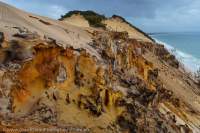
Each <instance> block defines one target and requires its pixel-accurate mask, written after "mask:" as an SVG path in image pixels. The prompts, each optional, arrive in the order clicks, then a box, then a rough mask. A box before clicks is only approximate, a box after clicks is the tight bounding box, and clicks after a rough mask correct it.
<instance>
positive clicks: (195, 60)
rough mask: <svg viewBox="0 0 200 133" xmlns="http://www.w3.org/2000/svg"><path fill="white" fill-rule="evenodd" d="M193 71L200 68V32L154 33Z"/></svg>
mask: <svg viewBox="0 0 200 133" xmlns="http://www.w3.org/2000/svg"><path fill="white" fill-rule="evenodd" d="M151 37H152V38H154V39H155V40H156V41H157V42H158V43H161V44H163V45H164V46H165V47H166V48H167V49H168V50H169V51H170V52H171V53H172V54H174V55H175V56H176V58H177V59H178V60H179V61H180V62H182V64H183V65H184V67H185V68H186V69H188V70H190V71H191V72H196V71H197V70H198V69H199V68H200V32H193V33H192V32H191V33H158V34H152V35H151Z"/></svg>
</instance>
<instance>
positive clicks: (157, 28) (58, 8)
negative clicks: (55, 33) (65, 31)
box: [0, 0, 200, 32]
mask: <svg viewBox="0 0 200 133" xmlns="http://www.w3.org/2000/svg"><path fill="white" fill-rule="evenodd" d="M0 1H3V2H5V3H8V4H10V5H13V6H15V7H17V8H20V9H23V10H25V11H28V12H31V13H35V14H39V15H42V16H47V17H50V18H54V19H58V18H60V16H61V15H63V14H65V13H66V12H68V11H71V10H93V11H96V12H98V13H100V14H104V15H105V16H107V17H110V16H112V15H113V14H117V15H120V16H122V17H124V18H125V19H126V20H128V21H129V22H130V23H132V24H133V25H135V26H137V27H139V28H141V29H142V30H143V31H145V32H193V31H195V32H199V31H200V0H0Z"/></svg>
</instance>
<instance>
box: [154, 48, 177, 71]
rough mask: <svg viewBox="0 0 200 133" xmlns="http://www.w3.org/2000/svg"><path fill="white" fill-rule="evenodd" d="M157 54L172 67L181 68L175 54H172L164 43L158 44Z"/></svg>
mask: <svg viewBox="0 0 200 133" xmlns="http://www.w3.org/2000/svg"><path fill="white" fill-rule="evenodd" d="M155 54H156V55H157V56H158V57H159V58H161V59H162V60H164V61H166V62H167V63H169V65H171V66H172V67H175V68H179V62H178V61H177V59H176V58H175V56H174V55H172V54H170V53H169V52H168V51H167V50H166V49H165V48H164V45H157V46H156V47H155Z"/></svg>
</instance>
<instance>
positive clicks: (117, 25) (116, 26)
mask: <svg viewBox="0 0 200 133" xmlns="http://www.w3.org/2000/svg"><path fill="white" fill-rule="evenodd" d="M104 23H105V24H106V27H107V29H109V30H111V31H119V32H123V31H127V32H128V34H129V37H130V38H134V39H137V40H141V41H145V42H152V41H151V40H150V39H149V38H147V37H146V36H145V35H144V34H142V33H141V32H139V31H138V30H137V29H135V28H133V27H131V26H130V25H129V24H127V23H125V22H123V21H122V20H121V19H118V18H110V19H107V20H106V21H104Z"/></svg>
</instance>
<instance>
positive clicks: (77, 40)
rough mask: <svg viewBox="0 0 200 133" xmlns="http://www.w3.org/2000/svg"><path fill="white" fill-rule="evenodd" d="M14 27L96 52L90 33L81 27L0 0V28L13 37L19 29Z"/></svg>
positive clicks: (64, 44)
mask: <svg viewBox="0 0 200 133" xmlns="http://www.w3.org/2000/svg"><path fill="white" fill-rule="evenodd" d="M13 27H19V28H22V29H23V28H25V29H28V30H29V31H31V32H36V33H37V34H39V35H40V36H41V38H43V37H44V36H47V37H50V38H53V39H56V41H57V43H58V44H59V45H62V46H63V47H66V46H70V45H72V46H73V47H74V48H86V49H87V50H88V51H89V52H91V51H93V52H91V53H93V54H94V53H96V52H95V51H94V50H93V49H92V48H91V47H90V46H88V45H86V44H87V43H89V42H91V38H90V36H89V34H88V33H87V32H86V31H84V30H83V29H81V28H80V27H76V26H73V25H70V24H67V23H65V22H61V21H57V20H53V19H50V18H47V17H42V16H38V15H34V14H31V13H27V12H24V11H21V10H19V9H16V8H15V7H12V6H9V5H7V4H5V3H2V2H0V30H1V31H2V32H5V34H6V36H7V39H9V40H10V39H12V38H13V37H12V35H13V34H14V33H17V32H18V30H17V29H16V28H13Z"/></svg>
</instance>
